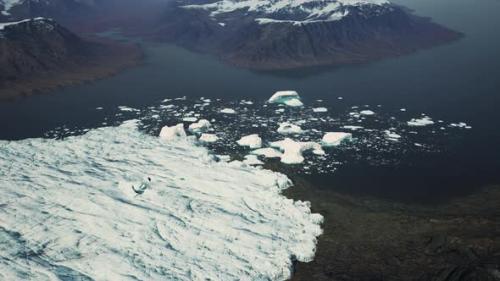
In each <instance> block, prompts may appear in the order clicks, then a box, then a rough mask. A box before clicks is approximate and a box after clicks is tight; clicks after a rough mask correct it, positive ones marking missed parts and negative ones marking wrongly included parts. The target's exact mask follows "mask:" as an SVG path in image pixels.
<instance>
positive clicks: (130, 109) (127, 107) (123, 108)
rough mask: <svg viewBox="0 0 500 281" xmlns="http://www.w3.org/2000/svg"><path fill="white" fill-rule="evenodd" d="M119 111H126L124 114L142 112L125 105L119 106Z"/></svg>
mask: <svg viewBox="0 0 500 281" xmlns="http://www.w3.org/2000/svg"><path fill="white" fill-rule="evenodd" d="M118 109H119V110H120V111H124V112H139V111H140V110H139V109H137V108H133V107H129V106H124V105H121V106H118Z"/></svg>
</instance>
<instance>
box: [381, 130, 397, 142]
mask: <svg viewBox="0 0 500 281" xmlns="http://www.w3.org/2000/svg"><path fill="white" fill-rule="evenodd" d="M384 133H385V137H386V138H387V139H389V140H392V141H399V139H400V138H401V135H399V134H397V133H395V132H392V131H391V130H385V131H384Z"/></svg>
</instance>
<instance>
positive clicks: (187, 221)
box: [0, 122, 322, 280]
mask: <svg viewBox="0 0 500 281" xmlns="http://www.w3.org/2000/svg"><path fill="white" fill-rule="evenodd" d="M145 176H149V177H151V179H152V182H151V186H150V188H149V189H147V190H146V191H145V193H144V194H142V195H136V194H135V193H134V192H133V191H132V189H131V186H132V184H136V183H137V182H140V181H141V180H142V179H143V178H144V177H145ZM0 178H1V179H2V181H1V188H0V206H1V208H0V260H2V261H1V262H0V280H28V279H29V280H59V279H58V275H59V276H60V275H62V274H66V275H69V276H73V277H72V278H77V277H82V276H87V277H90V278H92V279H94V280H207V279H211V280H286V279H287V278H289V277H290V274H291V268H292V258H296V259H298V260H299V261H305V262H307V261H310V260H312V259H313V256H314V252H315V246H316V237H317V236H318V235H320V234H321V228H320V223H321V222H322V217H321V216H320V215H318V214H311V212H310V205H309V204H308V203H307V202H300V201H293V200H291V199H287V198H285V197H283V196H282V195H280V192H281V190H282V189H284V188H286V187H288V186H289V185H290V181H289V180H288V179H287V177H286V176H284V175H282V174H279V173H274V172H271V171H268V170H263V169H255V168H252V167H249V166H244V165H242V164H241V163H239V162H232V163H219V162H214V161H213V160H212V157H211V156H210V155H209V154H208V152H207V150H206V149H205V148H203V147H197V146H194V145H193V144H192V143H190V142H189V141H171V142H165V141H163V140H161V139H160V138H158V137H154V136H149V135H145V134H142V133H140V132H139V131H137V129H136V127H135V124H134V123H133V122H127V123H126V124H125V125H122V126H120V127H109V128H101V129H96V130H92V131H90V132H89V133H87V134H85V135H83V136H77V137H68V138H66V139H64V140H51V139H29V140H22V141H11V142H8V141H0ZM79 280H84V279H79ZM85 280H86V279H85Z"/></svg>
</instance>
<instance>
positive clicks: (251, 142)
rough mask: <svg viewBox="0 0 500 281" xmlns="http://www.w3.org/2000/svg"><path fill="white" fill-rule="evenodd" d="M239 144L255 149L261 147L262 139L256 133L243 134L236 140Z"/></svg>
mask: <svg viewBox="0 0 500 281" xmlns="http://www.w3.org/2000/svg"><path fill="white" fill-rule="evenodd" d="M237 143H238V145H240V146H248V148H250V149H257V148H261V147H262V139H261V138H260V137H259V135H258V134H252V135H248V136H244V137H242V138H241V139H239V140H238V141H237Z"/></svg>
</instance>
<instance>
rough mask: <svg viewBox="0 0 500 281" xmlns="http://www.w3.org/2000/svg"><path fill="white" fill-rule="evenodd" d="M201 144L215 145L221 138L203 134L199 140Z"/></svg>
mask: <svg viewBox="0 0 500 281" xmlns="http://www.w3.org/2000/svg"><path fill="white" fill-rule="evenodd" d="M198 140H199V141H201V142H204V143H213V142H216V141H218V140H219V137H217V136H216V135H214V134H201V136H200V138H199V139H198Z"/></svg>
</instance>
